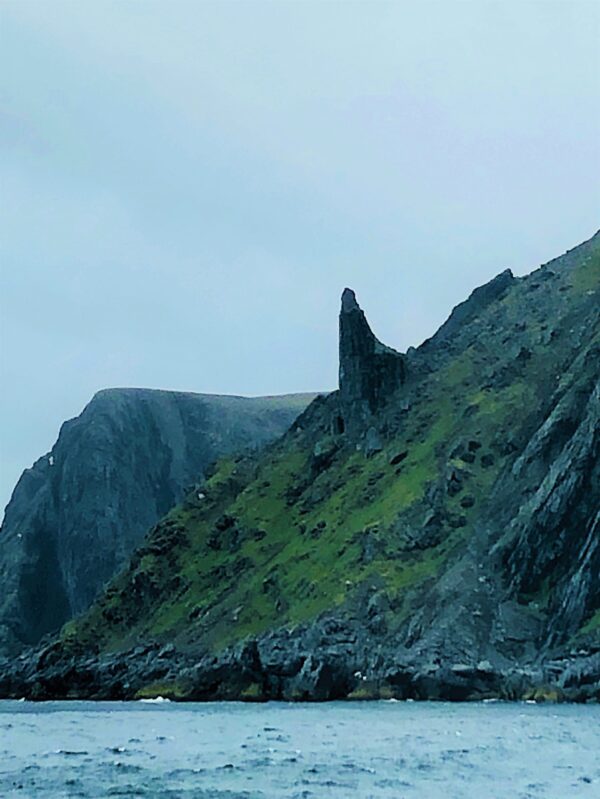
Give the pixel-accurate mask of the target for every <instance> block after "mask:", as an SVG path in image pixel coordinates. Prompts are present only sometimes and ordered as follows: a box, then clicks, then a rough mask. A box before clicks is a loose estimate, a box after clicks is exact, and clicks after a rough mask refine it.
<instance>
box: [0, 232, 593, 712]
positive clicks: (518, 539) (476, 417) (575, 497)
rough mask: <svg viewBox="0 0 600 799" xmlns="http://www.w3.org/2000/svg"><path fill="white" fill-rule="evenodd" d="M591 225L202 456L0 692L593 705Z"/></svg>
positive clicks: (365, 342) (373, 345)
mask: <svg viewBox="0 0 600 799" xmlns="http://www.w3.org/2000/svg"><path fill="white" fill-rule="evenodd" d="M599 381H600V234H596V235H595V236H594V237H593V238H592V239H590V240H589V241H588V242H585V243H584V244H582V245H580V246H579V247H577V248H575V249H574V250H571V251H570V252H568V253H566V254H565V255H563V256H561V257H560V258H557V259H555V260H554V261H551V262H550V263H548V264H545V265H544V266H542V267H540V268H539V269H537V270H535V271H534V272H532V273H531V274H529V275H527V276H526V277H523V278H516V277H514V276H513V275H512V274H511V273H510V272H509V271H506V272H504V273H502V274H501V275H500V276H498V277H497V278H495V279H494V280H493V281H491V282H490V283H488V284H487V285H486V286H484V287H482V288H480V289H477V290H476V291H475V292H473V294H472V295H471V297H469V298H468V299H467V300H466V302H465V303H463V304H461V305H460V306H458V307H457V308H456V309H455V310H454V311H453V312H452V314H451V315H450V317H449V319H448V321H447V322H446V323H445V324H444V325H443V326H442V327H441V328H440V330H439V331H438V332H437V333H436V334H435V335H434V336H432V338H430V339H429V340H428V341H426V342H425V343H424V344H422V345H421V346H420V347H418V348H416V349H411V350H409V351H408V352H407V353H405V354H402V353H397V352H395V351H394V350H391V349H389V348H387V347H384V346H383V345H381V344H380V342H378V341H377V339H376V338H375V336H374V335H373V333H372V331H371V329H370V327H369V325H368V323H367V321H366V318H365V316H364V314H363V312H362V311H361V310H360V308H359V306H358V303H357V301H356V298H355V296H354V294H353V293H352V292H351V291H350V290H346V291H345V292H344V295H343V298H342V309H341V314H340V389H339V391H337V392H333V393H332V394H330V395H328V396H321V397H318V398H317V399H315V400H314V401H313V402H312V403H311V404H310V405H309V406H308V407H307V408H306V410H305V411H304V412H303V413H302V414H301V415H300V416H299V417H298V419H297V420H296V421H295V422H294V424H293V425H292V426H291V428H290V430H289V431H288V432H287V433H286V434H285V435H284V436H283V437H282V438H280V439H278V440H276V441H274V442H273V443H272V444H270V445H269V446H268V447H266V448H265V449H264V450H263V451H262V452H261V453H260V454H258V455H257V456H256V457H247V456H239V457H235V458H228V459H225V460H223V461H221V462H220V463H219V464H218V465H217V467H216V469H215V470H214V471H213V472H212V473H211V474H210V475H208V476H207V479H206V480H205V482H204V483H203V485H202V487H201V488H200V489H198V490H195V491H192V492H189V493H188V494H187V495H186V496H185V498H184V500H183V502H182V503H181V504H180V505H178V506H177V507H175V508H174V509H172V510H171V511H170V512H169V513H168V514H167V515H166V516H165V517H164V518H163V519H162V520H161V521H160V522H159V523H158V524H157V525H155V527H154V528H153V529H152V530H151V532H150V533H149V535H148V536H147V538H146V539H145V540H144V541H143V543H142V544H141V546H140V547H139V548H138V549H137V550H136V552H135V553H134V555H133V557H132V559H131V560H130V562H129V565H128V566H127V568H126V569H125V570H124V571H123V572H122V574H121V575H119V576H118V577H117V578H116V579H115V580H113V581H112V583H111V585H110V587H109V588H108V590H107V591H106V592H105V593H104V594H103V596H102V597H101V598H100V599H99V600H97V601H96V602H95V603H94V604H93V605H92V607H91V608H90V609H89V610H88V611H87V612H86V613H85V614H84V615H83V616H82V617H80V618H79V619H77V620H75V621H73V622H71V623H70V624H69V625H67V627H65V628H64V629H63V631H62V633H61V635H60V637H58V638H57V639H56V640H55V641H53V642H52V643H50V644H48V645H47V646H45V647H44V648H42V649H38V650H35V651H31V652H28V653H26V654H24V655H22V657H21V659H20V660H19V661H18V662H17V663H16V665H14V664H13V666H12V667H8V666H6V667H5V668H4V670H3V671H2V670H0V673H1V674H2V677H1V678H0V694H2V695H12V696H22V695H26V696H32V697H36V698H48V697H59V696H69V697H96V698H109V697H114V698H133V697H140V696H153V695H157V694H161V695H163V696H171V697H173V698H177V699H246V700H262V699H269V698H273V699H275V698H277V699H291V700H326V699H334V698H353V699H362V698H372V697H397V698H408V697H412V698H417V699H425V698H429V699H437V698H443V699H453V700H466V699H481V698H486V697H487V698H491V697H500V698H505V699H523V698H535V699H569V700H576V701H598V700H599V699H600V561H599V558H600V554H599V553H600V543H599V535H600V530H599V509H600V485H599V479H600V472H599V465H598V464H599V457H598V455H599V447H600V441H599V436H600V418H599V414H600V388H599Z"/></svg>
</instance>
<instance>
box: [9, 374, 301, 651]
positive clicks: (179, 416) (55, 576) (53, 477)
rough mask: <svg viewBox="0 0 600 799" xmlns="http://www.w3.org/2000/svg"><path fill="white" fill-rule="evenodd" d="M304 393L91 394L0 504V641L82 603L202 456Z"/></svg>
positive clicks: (24, 639)
mask: <svg viewBox="0 0 600 799" xmlns="http://www.w3.org/2000/svg"><path fill="white" fill-rule="evenodd" d="M309 399H310V396H309V395H297V396H290V397H273V398H256V399H246V398H242V397H212V396H208V395H207V396H203V395H196V394H185V393H177V392H168V391H149V390H143V389H111V390H105V391H101V392H99V393H98V394H97V395H96V396H95V397H94V398H93V399H92V401H91V402H90V403H89V405H88V406H87V407H86V408H85V410H84V411H83V413H82V414H81V415H80V416H79V417H77V418H76V419H72V420H71V421H69V422H66V423H65V424H64V425H63V426H62V429H61V431H60V435H59V438H58V441H57V442H56V444H55V445H54V447H53V448H52V451H51V452H50V453H48V454H47V455H44V456H43V457H42V458H40V459H39V460H38V461H37V462H36V463H35V464H34V466H33V467H32V468H31V469H28V470H26V471H25V472H24V474H23V476H22V477H21V479H20V480H19V483H18V484H17V486H16V488H15V490H14V493H13V496H12V498H11V501H10V503H9V505H8V506H7V508H6V514H5V519H4V522H3V525H2V529H1V531H0V586H1V588H2V598H1V600H0V631H1V632H0V648H1V647H2V645H3V644H4V646H5V647H8V648H9V649H11V650H13V651H14V650H15V649H18V648H19V647H20V646H21V645H22V644H32V643H35V642H36V641H38V640H39V639H40V638H41V637H42V636H43V635H45V634H46V633H49V632H53V631H55V630H57V629H58V628H59V627H60V626H62V624H63V623H64V622H65V621H67V620H68V619H70V618H71V617H72V616H73V615H74V614H78V613H81V612H82V611H84V610H85V609H86V608H87V607H89V605H90V604H91V602H92V601H93V600H94V599H95V598H96V596H97V595H98V592H99V591H100V590H101V588H102V587H103V586H104V585H105V583H107V581H108V580H109V579H110V578H111V577H112V576H113V575H114V574H115V572H116V571H117V570H118V569H119V568H120V567H121V566H122V565H124V563H126V561H127V558H128V557H129V555H130V554H131V552H132V551H133V549H134V548H135V546H137V545H138V544H139V542H140V541H141V539H142V537H143V535H144V534H145V532H146V531H147V530H148V528H149V527H150V526H152V524H154V522H155V521H156V520H157V519H159V518H160V517H161V516H163V515H164V514H165V513H167V511H168V510H169V509H170V508H171V507H172V506H173V505H174V504H175V503H176V502H178V501H180V500H181V498H182V497H183V493H184V490H185V489H186V488H187V487H188V486H189V485H190V484H191V483H195V482H196V481H198V480H201V479H202V477H203V473H204V470H205V468H206V467H207V466H208V464H210V463H211V462H212V461H214V460H215V459H216V458H217V457H220V456H223V455H225V454H227V453H229V452H232V451H234V450H235V451H241V450H248V449H252V448H256V447H261V446H263V445H264V444H266V443H267V442H269V441H270V440H272V439H273V438H276V437H277V436H279V435H281V434H282V433H283V432H285V430H286V429H287V428H288V427H289V425H290V424H291V423H292V422H293V420H294V418H295V417H296V415H297V414H298V413H299V412H300V411H301V410H302V409H303V407H304V406H305V405H306V404H307V402H308V401H309Z"/></svg>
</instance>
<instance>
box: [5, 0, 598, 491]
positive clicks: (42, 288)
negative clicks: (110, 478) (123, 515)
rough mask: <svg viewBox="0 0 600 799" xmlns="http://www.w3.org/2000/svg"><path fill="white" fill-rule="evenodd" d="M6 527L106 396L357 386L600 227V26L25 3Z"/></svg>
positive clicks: (101, 2)
mask: <svg viewBox="0 0 600 799" xmlns="http://www.w3.org/2000/svg"><path fill="white" fill-rule="evenodd" d="M0 15H1V18H2V21H1V27H0V38H1V41H0V60H1V63H0V82H1V95H0V148H1V155H0V170H1V180H2V184H1V201H2V208H1V214H0V240H1V253H0V255H1V267H2V269H1V281H2V285H1V294H0V297H1V303H2V307H1V325H2V327H1V355H2V360H1V366H2V375H1V387H2V388H1V392H0V420H1V425H2V475H1V480H0V503H1V504H2V505H3V504H5V503H6V502H7V501H8V498H9V495H10V491H11V489H12V487H13V485H14V483H15V482H16V479H17V478H18V476H19V474H20V472H21V471H22V470H23V469H24V468H26V467H28V466H30V465H31V463H32V462H33V460H34V459H35V458H36V457H38V456H39V455H41V454H43V453H44V452H46V451H47V450H48V449H49V448H50V446H51V445H52V443H53V441H54V440H55V438H56V435H57V433H58V429H59V426H60V424H61V422H62V421H63V420H64V419H66V418H69V417H72V416H74V415H76V414H78V413H79V412H80V411H81V409H82V408H83V406H84V405H85V403H86V402H87V401H88V400H89V399H90V398H91V396H92V395H93V393H94V392H95V391H97V390H98V389H101V388H103V387H107V386H147V387H156V388H172V389H181V390H190V391H201V392H216V393H236V394H265V393H283V392H291V391H306V390H325V389H332V388H334V387H335V386H336V382H337V312H338V305H339V296H340V292H341V290H342V289H343V287H344V286H346V285H349V286H352V287H353V288H354V289H355V290H356V291H357V294H358V298H359V301H360V302H361V304H362V306H363V308H364V309H365V311H366V312H367V315H368V318H369V319H370V321H371V323H372V326H373V328H374V330H375V332H376V334H377V335H378V336H379V337H380V338H381V339H382V340H383V341H385V342H386V343H388V344H390V345H392V346H394V347H396V348H398V349H405V348H406V347H408V346H409V345H411V344H413V345H417V344H419V343H420V342H421V341H422V340H423V339H424V338H426V337H427V336H428V335H430V334H431V333H433V332H434V330H435V328H436V327H437V326H438V325H439V324H440V323H441V322H443V320H444V319H445V318H446V317H447V315H448V313H449V312H450V310H451V308H452V306H453V305H455V304H456V303H457V302H459V301H461V300H462V299H464V298H465V297H466V295H467V294H468V293H469V292H470V291H471V290H472V289H473V288H474V287H475V286H476V285H478V284H481V283H482V282H484V281H486V280H488V279H489V278H491V277H492V276H493V275H495V274H497V273H498V272H500V271H501V270H502V269H505V268H506V267H511V268H512V269H513V271H515V272H516V273H517V274H523V273H524V272H527V271H530V270H531V269H532V268H535V267H536V266H538V265H539V264H540V263H542V262H544V261H546V260H548V259H550V258H551V257H553V256H556V255H559V254H560V253H562V252H563V251H564V250H565V249H567V248H569V247H572V246H574V245H575V244H577V243H579V242H580V241H582V240H583V239H586V238H588V237H589V236H591V235H592V234H593V233H594V232H595V230H596V229H597V228H598V226H599V218H600V214H599V206H600V197H599V192H598V185H599V180H598V177H599V166H600V154H599V148H598V142H599V141H600V111H599V97H600V77H599V74H600V63H599V59H598V35H599V33H600V4H598V3H597V2H577V1H576V0H569V2H567V1H566V0H565V1H564V2H529V3H528V2H524V0H519V1H518V2H509V1H508V0H507V1H506V2H498V3H492V2H484V1H483V0H477V2H454V3H453V2H450V1H449V0H444V2H441V3H439V4H438V3H432V2H414V3H411V2H400V1H398V2H392V3H378V2H373V1H370V2H366V0H365V2H359V3H352V2H325V1H324V0H323V1H322V2H306V1H304V0H298V1H297V2H282V1H281V0H280V1H278V2H252V0H245V1H244V2H237V3H234V2H226V1H223V0H220V2H216V3H208V2H200V1H199V0H194V1H193V2H192V1H190V2H185V1H184V0H156V1H154V2H153V1H152V0H144V1H142V0H137V2H132V1H128V0H117V1H115V2H108V1H107V0H86V1H85V2H82V1H81V0H73V2H68V3H67V2H59V1H58V0H39V2H32V1H31V0H2V1H1V2H0Z"/></svg>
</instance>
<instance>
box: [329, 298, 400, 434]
mask: <svg viewBox="0 0 600 799" xmlns="http://www.w3.org/2000/svg"><path fill="white" fill-rule="evenodd" d="M339 324H340V337H339V358H340V365H339V380H340V407H341V416H340V419H339V421H338V428H339V429H340V430H342V429H343V430H344V431H347V432H348V433H350V434H355V433H357V432H364V430H365V429H366V428H367V427H368V426H369V420H370V419H371V418H372V417H373V416H374V415H376V414H377V412H378V411H380V410H381V408H382V407H383V405H384V404H385V403H386V402H387V400H388V399H389V398H390V397H391V396H392V395H393V393H394V392H395V391H396V389H397V388H398V387H399V386H400V385H402V383H403V382H404V380H405V362H404V357H403V356H402V355H401V354H400V353H398V352H396V350H393V349H392V348H391V347H387V346H385V345H384V344H382V343H381V342H380V341H379V340H378V339H377V338H376V337H375V335H374V334H373V332H372V331H371V328H370V327H369V323H368V322H367V319H366V317H365V315H364V313H363V311H362V310H361V308H360V306H359V304H358V303H357V301H356V296H355V294H354V292H353V291H352V289H348V288H347V289H345V290H344V293H343V294H342V309H341V312H340V320H339Z"/></svg>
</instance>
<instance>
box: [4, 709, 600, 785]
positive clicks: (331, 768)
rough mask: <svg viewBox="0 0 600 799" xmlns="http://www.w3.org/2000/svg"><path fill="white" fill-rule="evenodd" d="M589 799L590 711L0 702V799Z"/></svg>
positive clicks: (599, 765) (596, 729)
mask: <svg viewBox="0 0 600 799" xmlns="http://www.w3.org/2000/svg"><path fill="white" fill-rule="evenodd" d="M117 796H118V797H157V798H158V797H160V798H161V799H162V798H163V797H164V799H167V797H168V798H169V799H188V798H191V797H197V799H288V797H289V799H327V798H328V797H331V798H332V799H351V798H352V799H369V798H370V797H373V799H375V797H377V799H403V797H406V798H407V799H408V798H409V797H410V798H411V799H412V797H418V798H419V799H459V798H460V797H465V798H466V797H468V799H474V798H475V797H477V799H529V798H530V797H531V799H534V797H535V798H536V799H537V797H544V798H547V797H549V798H550V799H570V797H590V798H591V797H594V799H598V798H599V797H600V705H566V704H561V705H548V704H532V703H501V702H484V703H473V704H450V703H442V702H396V701H381V702H354V703H350V702H345V703H344V702H332V703H325V704H287V703H277V702H273V703H268V704H242V703H207V704H188V703H181V704H177V703H169V702H166V701H162V702H161V701H151V702H122V703H120V702H44V703H32V702H24V701H20V702H19V701H14V702H13V701H2V702H0V797H2V799H5V797H19V799H24V797H36V799H37V798H38V797H39V798H40V799H41V798H42V797H48V798H50V797H51V798H52V799H58V798H59V797H86V799H87V798H88V797H90V798H91V797H117Z"/></svg>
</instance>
